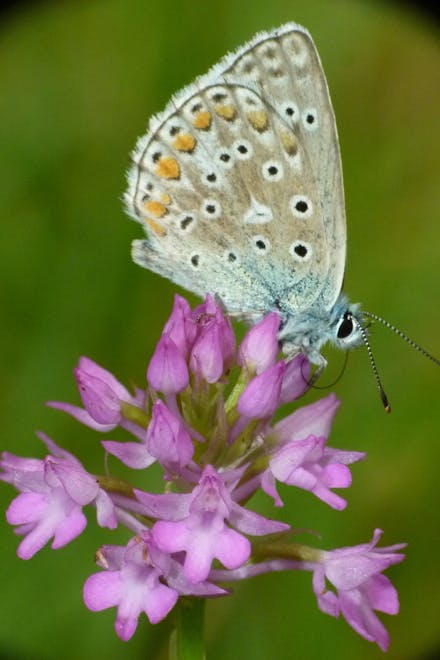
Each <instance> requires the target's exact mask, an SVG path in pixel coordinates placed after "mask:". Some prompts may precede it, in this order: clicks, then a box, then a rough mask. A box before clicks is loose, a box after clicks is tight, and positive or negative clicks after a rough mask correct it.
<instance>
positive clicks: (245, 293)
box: [126, 24, 346, 314]
mask: <svg viewBox="0 0 440 660" xmlns="http://www.w3.org/2000/svg"><path fill="white" fill-rule="evenodd" d="M133 162H134V166H133V167H132V169H131V170H130V171H129V175H128V179H129V188H128V191H127V194H126V206H127V209H128V212H129V214H130V215H131V216H132V217H134V218H135V219H136V220H138V221H139V222H141V223H142V224H143V225H144V227H145V228H146V232H147V236H148V238H147V239H145V240H142V241H135V242H134V246H133V256H134V260H135V261H136V262H137V263H139V264H140V265H142V266H145V267H147V268H149V269H150V270H153V271H155V272H157V273H159V274H160V275H163V276H165V277H167V278H169V279H171V280H173V281H175V282H176V283H178V284H180V285H182V286H183V287H185V288H187V289H189V290H191V291H193V292H195V293H197V294H199V295H204V294H205V293H207V292H210V293H213V294H218V295H219V296H220V298H221V299H222V301H223V302H224V304H225V306H226V308H227V309H228V310H229V311H231V312H236V313H243V314H246V313H252V312H254V313H255V312H257V313H258V312H261V313H264V312H266V311H268V310H269V309H273V308H274V307H278V308H280V309H283V310H285V311H287V312H288V313H291V314H294V313H298V312H300V311H303V310H306V309H308V308H309V307H311V306H312V305H319V306H320V307H321V308H324V309H329V308H330V307H331V306H332V305H333V303H334V302H335V300H336V298H337V297H338V294H339V292H340V288H341V284H342V278H343V271H344V264H345V244H346V240H345V217H344V200H343V188H342V173H341V164H340V156H339V147H338V139H337V133H336V126H335V121H334V116H333V110H332V107H331V103H330V99H329V94H328V89H327V84H326V81H325V77H324V74H323V71H322V67H321V64H320V61H319V57H318V54H317V52H316V49H315V47H314V45H313V42H312V40H311V37H310V36H309V34H308V33H307V32H306V31H305V30H304V29H303V28H301V27H299V26H296V25H294V24H289V25H286V26H284V27H282V28H280V29H279V30H274V31H272V32H267V33H261V34H258V35H256V37H254V39H253V40H252V41H251V42H249V43H248V44H246V45H245V46H243V47H242V48H241V49H239V50H238V51H237V52H236V53H234V54H231V55H228V56H226V57H225V58H224V59H223V60H222V61H221V62H220V63H219V64H217V65H216V66H214V67H213V68H212V69H211V70H210V71H209V72H208V74H207V75H206V76H203V77H201V78H199V79H197V80H196V82H195V83H194V84H192V85H190V86H189V87H187V88H185V89H184V90H182V91H180V92H179V93H178V94H177V95H176V96H175V97H173V99H172V100H171V103H170V104H169V105H168V107H167V108H166V109H165V111H164V112H163V113H161V114H159V115H158V116H156V117H154V118H153V119H152V120H151V121H150V126H149V132H148V133H147V135H145V136H144V137H142V138H141V139H140V140H139V142H138V144H137V147H136V149H135V151H134V153H133Z"/></svg>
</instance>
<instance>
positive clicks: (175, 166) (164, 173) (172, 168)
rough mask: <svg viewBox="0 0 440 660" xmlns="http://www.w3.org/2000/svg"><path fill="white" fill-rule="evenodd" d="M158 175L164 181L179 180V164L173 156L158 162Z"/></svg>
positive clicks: (164, 157)
mask: <svg viewBox="0 0 440 660" xmlns="http://www.w3.org/2000/svg"><path fill="white" fill-rule="evenodd" d="M156 174H157V176H160V177H162V178H163V179H178V178H179V176H180V167H179V163H178V162H177V160H176V159H175V158H172V156H162V158H160V159H159V160H158V162H157V165H156Z"/></svg>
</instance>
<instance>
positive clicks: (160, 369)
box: [147, 334, 189, 394]
mask: <svg viewBox="0 0 440 660" xmlns="http://www.w3.org/2000/svg"><path fill="white" fill-rule="evenodd" d="M147 380H148V382H149V383H150V385H151V387H153V388H154V389H155V390H157V391H158V392H163V393H164V394H177V393H178V392H181V391H182V390H184V389H186V387H187V386H188V383H189V374H188V367H187V366H186V362H185V358H184V357H183V355H182V354H181V352H180V350H179V349H178V348H177V346H176V344H175V343H174V342H173V340H172V339H171V338H170V337H169V336H168V335H166V334H163V335H162V337H161V338H160V340H159V342H158V344H157V346H156V350H155V351H154V354H153V357H152V358H151V360H150V364H149V365H148V370H147Z"/></svg>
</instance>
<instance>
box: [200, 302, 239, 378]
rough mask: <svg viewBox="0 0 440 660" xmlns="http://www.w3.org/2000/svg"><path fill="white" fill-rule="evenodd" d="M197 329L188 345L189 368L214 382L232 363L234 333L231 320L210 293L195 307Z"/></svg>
mask: <svg viewBox="0 0 440 660" xmlns="http://www.w3.org/2000/svg"><path fill="white" fill-rule="evenodd" d="M193 316H194V319H195V323H196V327H197V333H196V336H195V340H194V343H193V345H192V347H191V352H190V358H189V365H190V368H191V371H192V372H193V373H194V374H196V375H198V376H199V377H201V378H202V379H203V380H206V381H207V382H208V383H216V382H217V381H218V380H220V378H221V377H222V376H223V374H224V373H225V372H226V371H227V370H228V369H229V368H230V367H231V365H232V361H233V359H234V355H235V337H234V333H233V331H232V327H231V324H230V321H229V320H228V319H226V318H225V317H224V316H223V314H222V312H221V310H220V308H219V307H218V306H217V305H216V304H215V303H214V300H213V299H212V297H211V296H207V297H206V302H205V303H204V304H203V305H199V307H197V308H196V309H195V310H194V315H193Z"/></svg>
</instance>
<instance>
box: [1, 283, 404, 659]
mask: <svg viewBox="0 0 440 660" xmlns="http://www.w3.org/2000/svg"><path fill="white" fill-rule="evenodd" d="M281 321H282V319H281V317H280V316H279V315H278V314H277V313H275V312H273V313H271V314H269V315H268V316H267V317H266V318H264V319H262V320H261V321H260V322H259V323H257V324H256V325H255V326H254V327H253V328H251V329H250V330H249V331H248V332H247V334H246V335H245V337H244V339H243V341H242V342H241V344H240V346H239V348H238V351H237V350H236V341H235V336H234V333H233V331H232V327H231V323H230V320H229V319H228V318H227V317H225V316H224V314H223V313H222V310H221V308H220V306H219V305H218V304H217V303H216V301H215V300H214V298H212V297H211V296H207V298H206V300H205V302H204V303H203V304H201V305H199V306H198V307H196V309H194V310H191V308H190V306H189V304H188V303H187V301H186V300H184V299H183V298H181V297H180V296H176V297H175V299H174V306H173V310H172V313H171V315H170V317H169V319H168V321H167V323H166V325H165V328H164V331H163V333H162V336H161V337H160V339H159V341H158V343H157V346H156V348H155V350H154V353H153V356H152V358H151V360H150V363H149V365H148V368H147V382H146V383H145V385H144V388H143V389H141V388H136V389H135V390H134V394H131V393H130V392H129V391H128V390H127V389H126V388H125V387H124V386H123V385H122V384H121V383H120V382H119V381H118V380H117V379H116V378H115V377H114V376H113V375H112V374H111V373H109V372H108V371H107V370H106V369H104V368H103V367H100V366H99V365H97V364H96V363H95V362H93V361H92V360H90V359H88V358H85V357H82V358H81V359H80V361H79V364H78V366H77V368H76V369H75V378H76V381H77V384H78V388H79V393H80V397H81V401H82V405H83V407H80V406H75V405H71V404H68V403H60V402H51V403H50V404H49V405H50V406H52V407H54V408H58V409H59V410H62V411H64V412H66V413H68V414H69V415H72V416H73V417H75V418H76V419H77V420H78V421H79V422H81V423H82V424H85V425H86V426H88V427H90V428H92V429H94V430H96V431H98V432H100V433H108V432H110V431H112V432H113V431H116V430H118V433H123V434H125V436H127V434H128V437H125V438H124V437H123V436H122V437H121V438H120V439H118V440H115V439H109V438H105V439H104V440H103V441H102V443H101V444H102V446H103V448H104V449H105V451H106V452H107V454H111V455H112V456H114V457H115V458H117V459H118V460H120V461H121V462H122V463H124V465H125V466H127V467H129V468H131V469H135V470H144V471H146V470H147V469H148V468H149V467H150V466H151V465H152V464H153V463H155V464H156V466H155V472H156V473H157V470H158V469H160V470H161V473H162V483H163V489H162V492H149V486H148V484H149V483H156V480H154V479H153V480H151V482H150V481H149V474H148V473H147V472H145V474H143V475H139V473H138V474H137V479H136V482H137V484H139V483H141V484H142V487H143V489H142V490H140V489H139V488H136V487H135V486H134V485H133V484H132V483H131V480H130V477H129V476H127V477H126V478H124V479H120V478H118V477H117V476H114V475H113V473H112V470H113V465H114V463H113V461H108V462H107V460H106V461H105V462H103V463H104V466H105V469H103V472H104V474H101V475H93V474H90V473H89V472H87V470H86V469H85V468H84V467H83V465H82V464H81V463H80V462H79V460H78V459H77V458H75V457H74V456H73V455H72V454H70V453H69V452H67V451H64V450H63V449H61V448H60V447H58V446H57V445H56V444H55V443H54V442H53V441H52V440H50V439H49V438H48V437H47V436H44V435H40V437H41V439H42V440H43V442H44V443H45V445H46V447H47V449H48V451H49V455H47V456H46V457H45V458H44V459H35V458H20V457H17V456H14V455H13V454H9V453H6V452H5V453H4V454H3V456H2V460H1V461H0V468H1V473H0V479H1V480H3V481H5V482H7V483H10V484H11V485H12V486H14V487H15V488H16V489H17V490H18V491H19V494H18V495H17V496H16V498H15V499H14V500H13V501H12V502H11V504H10V506H9V508H8V510H7V514H6V515H7V520H8V522H9V523H10V524H11V525H14V526H15V527H16V532H17V534H20V535H21V536H23V539H22V541H21V543H20V544H19V546H18V555H19V556H20V557H22V558H23V559H29V558H30V557H32V556H33V555H34V554H35V553H36V552H38V551H39V550H41V549H42V548H43V546H45V545H46V544H47V543H48V542H50V541H52V548H60V547H62V546H64V545H66V544H67V543H69V542H70V541H72V540H73V539H74V538H76V537H77V536H78V535H79V534H80V533H81V532H82V531H83V530H84V528H85V526H86V517H85V515H84V511H83V509H84V507H85V506H87V505H91V506H93V507H94V508H95V509H96V514H97V520H98V524H99V525H100V526H101V527H107V528H109V529H113V528H115V527H117V526H118V525H120V526H123V527H124V528H125V529H126V530H127V533H128V534H129V537H128V538H129V539H130V540H128V543H127V545H126V546H125V547H124V546H115V545H104V546H102V547H101V548H100V550H98V554H97V558H98V565H99V566H100V568H101V570H100V572H98V573H95V574H93V575H91V576H90V577H89V578H88V580H87V581H86V583H85V586H84V601H85V603H86V605H87V607H88V608H89V609H90V610H92V611H98V610H103V609H106V608H109V607H116V608H117V615H116V622H115V629H116V633H117V634H118V636H119V637H120V638H121V639H123V640H128V639H130V638H131V637H132V636H133V634H134V633H135V630H136V628H137V625H138V621H139V616H140V615H141V614H142V613H144V614H145V615H146V617H147V618H148V620H149V621H150V623H153V624H154V623H157V622H159V621H161V620H163V619H164V618H165V617H166V616H167V615H168V613H169V612H170V611H171V610H172V609H173V607H174V606H175V605H176V604H177V603H178V601H179V598H180V597H181V596H192V597H193V598H208V597H212V596H227V595H229V592H228V591H226V590H225V589H224V588H223V587H222V586H220V583H221V584H223V583H227V582H232V581H236V580H243V579H246V578H248V577H251V576H253V575H258V574H260V573H264V572H271V571H278V570H289V571H291V570H306V571H313V574H314V576H313V585H314V590H315V594H316V596H317V599H318V605H319V607H320V609H322V610H323V611H325V612H327V613H329V614H332V615H333V616H338V615H339V614H340V613H342V614H343V616H344V617H345V618H346V619H347V621H348V623H349V624H350V625H351V626H352V627H353V628H354V629H355V630H356V631H357V632H358V633H359V634H361V635H362V636H363V637H365V638H366V639H368V640H370V641H374V642H376V643H377V644H379V646H380V647H381V648H382V649H384V648H386V647H387V645H388V635H387V632H386V630H385V628H384V627H383V625H382V624H381V623H380V621H379V620H378V619H377V617H376V614H375V610H378V611H383V612H387V613H396V612H397V609H398V601H397V594H396V592H395V590H394V587H392V585H391V583H390V582H389V581H388V579H387V578H385V577H384V576H383V575H382V571H383V570H384V569H385V568H387V567H388V566H390V565H391V564H393V563H398V562H399V561H401V560H402V559H403V556H402V555H401V554H398V553H397V552H396V551H397V550H399V549H400V548H402V547H403V546H401V545H399V546H391V547H389V548H383V549H378V548H376V547H375V546H376V543H377V540H378V538H379V535H380V533H379V532H377V531H376V533H375V536H374V539H373V541H372V542H371V543H369V544H366V545H359V546H355V547H354V548H344V549H341V550H334V551H330V552H325V551H322V550H320V549H316V548H310V547H308V546H305V545H302V544H301V543H300V539H299V534H298V533H296V534H295V536H294V538H292V539H291V538H290V533H291V532H292V531H293V530H292V527H291V523H292V521H295V524H298V523H299V524H301V526H302V527H304V526H305V525H304V524H303V523H302V522H300V520H301V518H302V516H303V512H302V511H301V510H298V511H294V512H292V513H291V514H290V513H289V512H284V513H285V521H281V520H280V521H278V520H273V519H272V518H271V517H266V516H262V515H260V514H259V513H257V511H255V510H254V507H255V502H258V498H253V495H254V494H257V493H258V492H261V491H265V492H266V493H267V494H269V495H270V496H271V497H272V498H273V501H274V505H275V506H277V507H280V506H282V504H283V502H282V500H281V498H280V496H279V494H278V492H277V483H278V482H281V483H283V484H285V485H286V486H290V487H291V488H296V489H297V488H300V489H303V490H308V491H309V492H310V493H313V494H314V495H315V496H316V497H318V498H320V499H321V500H322V501H323V502H325V503H326V504H328V505H329V506H331V507H332V508H333V509H335V510H341V509H343V508H344V507H345V506H346V504H347V502H346V500H345V499H343V498H342V497H340V495H338V494H336V493H335V492H334V489H336V488H345V489H347V488H348V487H349V486H350V485H351V481H352V477H351V473H350V469H349V467H348V466H349V465H351V464H352V463H354V462H357V461H360V460H361V459H363V458H364V457H365V454H363V453H362V452H360V451H352V450H339V449H335V448H333V447H330V446H328V444H327V442H328V438H329V435H330V431H331V425H332V422H333V418H334V415H335V413H336V410H337V408H338V406H339V401H338V399H337V398H336V397H335V395H334V394H329V395H328V396H326V397H324V398H322V399H320V400H318V401H315V402H314V403H311V404H309V405H306V406H304V405H300V403H299V402H298V401H297V400H298V399H299V398H300V397H301V396H302V395H303V394H304V392H306V391H307V390H308V389H309V383H310V364H309V361H308V359H307V358H306V357H305V356H304V355H301V354H299V355H296V356H295V357H294V358H293V359H290V360H280V359H279V356H278V338H279V332H280V326H281ZM236 354H238V355H236ZM285 404H290V410H291V412H290V413H288V414H287V416H285V417H284V418H282V419H279V414H278V410H279V408H280V406H282V405H285ZM275 415H277V417H276V419H277V421H274V416H275ZM126 473H128V470H124V475H125V474H126ZM139 479H141V481H139ZM219 565H220V568H219V567H218V566H219ZM326 582H328V583H329V584H330V585H333V588H334V591H333V590H329V589H327V587H326ZM292 597H295V595H293V596H292Z"/></svg>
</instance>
